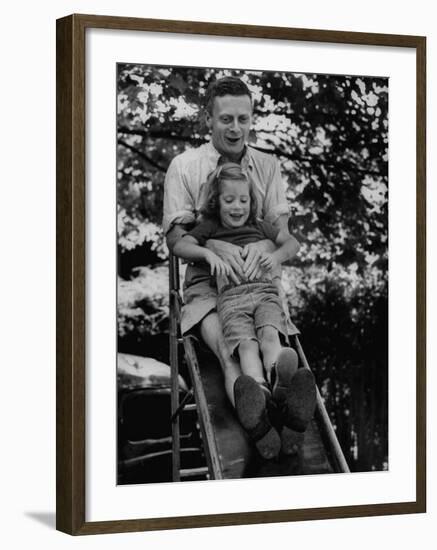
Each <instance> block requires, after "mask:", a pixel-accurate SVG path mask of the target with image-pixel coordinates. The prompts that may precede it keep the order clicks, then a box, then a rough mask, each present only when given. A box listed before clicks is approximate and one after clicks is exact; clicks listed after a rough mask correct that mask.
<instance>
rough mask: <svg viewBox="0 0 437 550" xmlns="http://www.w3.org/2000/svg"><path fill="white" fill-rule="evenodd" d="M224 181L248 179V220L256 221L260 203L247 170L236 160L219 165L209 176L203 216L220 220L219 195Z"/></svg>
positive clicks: (201, 211)
mask: <svg viewBox="0 0 437 550" xmlns="http://www.w3.org/2000/svg"><path fill="white" fill-rule="evenodd" d="M223 181H246V182H247V183H248V184H249V196H250V213H249V217H248V219H247V221H248V223H253V224H254V223H256V221H257V212H258V203H257V200H256V197H255V194H254V192H253V188H252V184H251V183H250V180H249V178H248V177H247V175H246V174H245V172H243V170H242V169H241V166H240V165H239V164H236V163H234V162H226V163H225V164H222V165H220V166H218V167H217V168H216V169H215V170H214V171H213V172H211V174H210V175H209V176H208V180H207V186H208V187H207V189H208V194H207V196H206V199H205V202H204V204H203V206H202V208H201V210H200V213H201V214H202V216H203V217H204V218H205V219H208V220H214V221H217V222H219V221H220V203H219V196H220V187H221V186H220V184H221V183H222V182H223Z"/></svg>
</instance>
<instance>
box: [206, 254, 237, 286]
mask: <svg viewBox="0 0 437 550" xmlns="http://www.w3.org/2000/svg"><path fill="white" fill-rule="evenodd" d="M205 260H206V262H207V263H208V264H209V266H210V273H211V275H213V276H214V277H222V278H224V279H225V280H226V281H227V280H228V277H230V276H231V268H230V267H229V266H228V265H227V264H225V262H224V261H223V260H222V259H220V258H219V257H218V256H217V254H214V252H211V250H208V249H207V248H205Z"/></svg>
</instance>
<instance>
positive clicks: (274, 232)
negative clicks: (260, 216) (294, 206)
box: [260, 220, 279, 242]
mask: <svg viewBox="0 0 437 550" xmlns="http://www.w3.org/2000/svg"><path fill="white" fill-rule="evenodd" d="M260 229H261V231H262V233H263V234H264V236H265V237H266V239H270V240H271V241H273V242H276V239H277V237H278V234H279V229H278V228H277V227H275V226H274V225H273V224H272V223H270V222H269V221H266V220H263V221H262V222H260Z"/></svg>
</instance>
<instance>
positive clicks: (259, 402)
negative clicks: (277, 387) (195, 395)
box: [234, 374, 281, 460]
mask: <svg viewBox="0 0 437 550" xmlns="http://www.w3.org/2000/svg"><path fill="white" fill-rule="evenodd" d="M234 398H235V410H236V413H237V416H238V419H239V421H240V423H241V425H242V426H243V428H244V429H245V430H246V432H247V434H248V435H249V437H250V439H251V440H252V441H253V442H254V443H255V446H256V448H257V450H258V452H259V454H260V455H261V456H262V457H263V458H265V459H267V460H269V459H272V458H275V457H277V456H278V455H279V452H280V450H281V438H280V437H279V434H278V432H277V431H276V430H275V429H274V428H273V427H272V425H271V423H270V420H269V417H268V414H267V403H266V397H265V392H264V390H263V389H261V386H260V385H259V384H258V383H257V382H256V381H255V380H254V379H253V378H252V377H251V376H246V375H244V374H243V375H241V376H239V377H238V378H237V380H236V381H235V384H234Z"/></svg>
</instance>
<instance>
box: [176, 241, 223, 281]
mask: <svg viewBox="0 0 437 550" xmlns="http://www.w3.org/2000/svg"><path fill="white" fill-rule="evenodd" d="M173 253H174V254H175V255H176V256H178V257H179V258H183V259H184V260H187V261H190V262H198V261H204V262H207V263H208V264H209V266H210V273H211V275H214V276H216V277H225V278H226V277H227V276H228V275H230V268H229V266H227V265H226V264H225V262H224V261H223V260H221V259H220V258H219V257H218V256H217V255H216V254H214V252H211V250H208V249H207V248H205V247H204V246H200V245H199V243H198V241H197V239H195V238H194V237H192V236H191V235H186V234H185V236H184V237H183V238H180V239H179V240H178V241H177V242H176V243H174V246H173Z"/></svg>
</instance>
